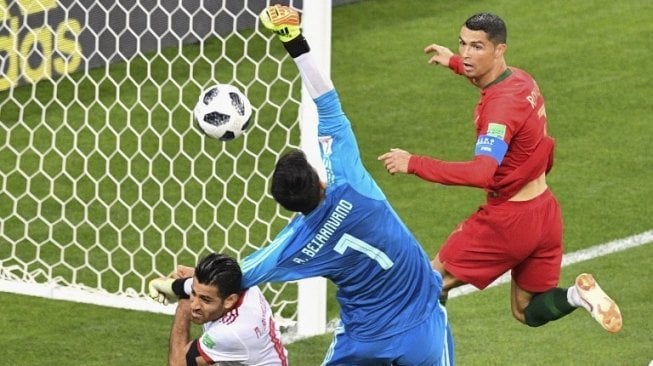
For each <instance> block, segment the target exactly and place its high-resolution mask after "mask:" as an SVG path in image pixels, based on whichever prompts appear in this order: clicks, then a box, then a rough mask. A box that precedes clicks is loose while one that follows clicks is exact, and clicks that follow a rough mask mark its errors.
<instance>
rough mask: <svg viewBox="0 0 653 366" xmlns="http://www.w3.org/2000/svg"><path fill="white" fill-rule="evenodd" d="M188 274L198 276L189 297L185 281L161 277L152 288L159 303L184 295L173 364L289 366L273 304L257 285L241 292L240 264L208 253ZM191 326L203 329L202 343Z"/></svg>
mask: <svg viewBox="0 0 653 366" xmlns="http://www.w3.org/2000/svg"><path fill="white" fill-rule="evenodd" d="M193 272H194V273H193ZM187 275H192V276H193V278H194V281H193V285H192V291H191V290H190V289H189V291H188V292H190V293H191V296H190V298H189V297H188V296H187V295H186V291H184V288H183V287H184V279H180V280H175V279H173V278H157V279H154V280H152V281H150V285H149V287H150V296H152V297H153V298H157V299H158V300H160V301H161V302H167V301H177V298H178V296H179V295H181V296H180V297H181V298H180V299H179V304H178V305H177V310H176V312H175V320H174V322H173V324H172V330H171V331H170V349H169V353H168V363H169V365H187V366H202V365H212V364H215V363H218V364H220V365H222V364H225V365H226V364H229V365H231V364H238V365H268V366H276V365H282V366H286V365H288V361H287V351H286V349H285V348H284V347H283V345H282V344H281V340H280V335H279V332H278V330H277V329H276V327H275V324H274V320H273V319H272V310H271V309H270V305H269V304H268V302H267V301H266V300H265V297H264V296H263V294H262V293H261V291H260V290H259V288H258V287H256V286H252V287H250V288H249V289H247V290H242V289H241V281H242V272H241V269H240V266H239V265H238V262H236V261H235V260H234V259H232V258H230V257H227V256H225V255H222V254H216V253H213V254H209V255H208V256H206V257H205V258H204V259H202V260H201V261H200V262H199V263H198V264H197V267H195V269H194V270H191V271H190V273H187ZM190 322H193V323H195V324H202V325H203V328H204V332H203V333H202V335H201V336H200V337H199V338H198V339H195V340H191V339H190Z"/></svg>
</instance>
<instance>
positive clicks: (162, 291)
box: [149, 277, 178, 305]
mask: <svg viewBox="0 0 653 366" xmlns="http://www.w3.org/2000/svg"><path fill="white" fill-rule="evenodd" d="M174 282H175V279H174V278H167V277H160V278H155V279H153V280H151V281H150V283H149V290H150V297H151V298H152V299H154V301H157V302H160V303H162V304H164V305H167V304H174V303H176V302H177V300H178V297H177V294H175V292H174V291H173V289H172V284H173V283H174Z"/></svg>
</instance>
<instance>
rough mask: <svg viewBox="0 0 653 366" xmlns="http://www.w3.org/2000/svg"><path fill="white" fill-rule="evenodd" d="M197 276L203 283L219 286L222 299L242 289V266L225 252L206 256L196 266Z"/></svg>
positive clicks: (219, 294)
mask: <svg viewBox="0 0 653 366" xmlns="http://www.w3.org/2000/svg"><path fill="white" fill-rule="evenodd" d="M195 278H197V281H198V282H199V283H201V284H203V285H211V286H215V287H217V288H218V296H219V297H220V298H221V299H222V300H224V299H226V298H227V297H228V296H229V295H231V294H237V293H239V292H241V290H242V289H241V281H242V279H243V273H242V271H241V269H240V266H239V265H238V262H237V261H236V260H235V259H233V258H231V257H229V256H226V255H224V254H219V253H212V254H209V255H207V256H206V257H204V258H203V259H202V260H201V261H200V262H199V263H198V264H197V266H196V267H195Z"/></svg>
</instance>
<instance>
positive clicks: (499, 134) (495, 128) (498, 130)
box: [487, 122, 506, 140]
mask: <svg viewBox="0 0 653 366" xmlns="http://www.w3.org/2000/svg"><path fill="white" fill-rule="evenodd" d="M487 135H488V136H492V137H496V138H500V139H502V140H503V138H504V137H505V136H506V125H503V124H500V123H492V122H490V123H489V124H488V125H487Z"/></svg>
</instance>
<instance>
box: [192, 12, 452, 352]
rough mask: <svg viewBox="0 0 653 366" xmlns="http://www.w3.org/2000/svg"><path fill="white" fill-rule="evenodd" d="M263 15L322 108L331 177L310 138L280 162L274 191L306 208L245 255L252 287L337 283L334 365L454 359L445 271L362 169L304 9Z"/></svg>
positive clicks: (293, 206)
mask: <svg viewBox="0 0 653 366" xmlns="http://www.w3.org/2000/svg"><path fill="white" fill-rule="evenodd" d="M261 22H262V23H263V25H264V26H265V27H266V28H268V29H270V30H273V31H274V32H275V33H277V34H278V35H279V38H280V39H281V41H282V43H283V45H284V47H285V49H286V50H287V51H288V53H289V54H290V56H291V57H292V58H293V61H294V62H295V64H296V65H297V67H298V69H299V73H300V75H301V77H302V81H303V82H304V84H305V85H306V87H307V89H308V91H309V93H310V95H311V97H312V98H313V100H314V101H315V103H316V105H317V110H318V116H319V123H318V126H317V128H318V137H319V143H320V150H321V151H320V153H321V158H322V162H323V163H324V168H325V169H326V181H321V179H320V177H319V174H318V171H317V170H316V168H315V167H313V166H312V165H311V163H310V162H309V160H308V159H307V155H310V153H309V151H310V146H308V144H306V141H304V140H303V141H302V146H304V147H305V149H304V151H301V150H295V151H291V152H289V153H288V154H286V155H284V156H283V157H281V159H280V160H279V161H278V162H277V164H276V167H275V170H274V173H273V176H272V184H271V191H272V196H273V197H274V199H275V200H276V201H277V202H278V203H279V204H280V205H281V206H283V207H284V208H286V209H288V210H290V211H294V212H297V213H298V215H297V216H296V217H295V218H294V219H293V220H292V221H291V222H290V224H288V226H287V227H286V228H285V229H283V230H282V231H281V232H280V233H279V234H278V235H277V237H276V238H275V239H274V241H273V242H272V243H270V244H269V245H268V246H266V247H263V248H262V249H260V250H258V251H256V252H254V253H252V254H251V255H249V256H248V257H246V258H244V260H243V262H242V269H243V286H244V287H245V288H246V287H249V286H254V285H256V284H259V283H262V282H278V281H293V280H298V279H302V278H308V277H316V276H322V277H326V278H328V279H329V280H331V281H332V282H333V283H334V284H335V285H336V286H337V288H338V289H337V294H336V296H337V299H338V302H339V304H340V319H341V323H340V325H339V326H338V327H337V329H336V330H335V333H334V339H333V343H332V344H331V348H330V349H329V352H328V353H327V356H326V358H325V360H324V364H325V365H362V364H365V365H448V364H451V363H453V339H452V336H451V333H450V329H449V325H448V321H447V315H446V312H445V310H444V307H442V306H440V304H439V302H438V296H439V294H440V290H441V289H442V277H441V276H440V275H439V274H438V273H437V272H436V271H434V270H433V269H432V268H431V265H430V262H429V259H428V256H427V255H426V253H425V252H424V250H423V249H422V247H421V246H420V244H419V243H418V242H417V240H416V239H415V237H414V236H413V234H412V233H411V232H410V231H409V230H408V228H407V227H406V226H405V225H404V223H403V222H402V221H401V219H400V218H399V217H398V216H397V214H396V213H395V212H394V210H393V209H392V207H391V206H390V204H389V203H388V201H387V199H386V197H385V195H384V194H383V192H381V190H380V188H379V187H378V185H377V184H376V182H375V181H374V180H373V179H372V177H371V176H370V174H369V173H368V172H367V170H365V168H364V167H363V165H362V162H361V159H360V154H359V151H358V146H357V143H356V138H355V136H354V133H353V131H352V128H351V123H350V121H349V120H348V119H347V117H346V116H345V114H344V112H343V110H342V107H341V105H340V100H339V98H338V94H337V93H336V90H335V89H334V87H333V84H332V82H331V80H329V79H327V78H325V77H324V76H323V75H322V73H321V72H320V70H319V68H318V67H317V64H316V62H315V60H314V59H313V55H312V54H311V52H310V48H309V45H308V43H307V41H306V39H305V38H304V37H303V35H302V34H301V30H300V26H299V23H300V22H299V14H298V13H297V11H295V10H294V9H291V8H289V7H287V6H280V5H276V6H271V7H268V8H267V9H266V10H264V11H263V12H262V13H261ZM302 123H306V122H302ZM301 127H302V130H303V131H306V128H307V126H304V125H302V126H301ZM312 137H313V138H315V136H312ZM305 138H306V136H303V139H305ZM315 144H317V141H316V142H315ZM313 147H315V146H313ZM314 164H315V165H316V166H317V165H318V162H316V163H314ZM319 168H321V167H318V169H319ZM193 286H194V285H193Z"/></svg>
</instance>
